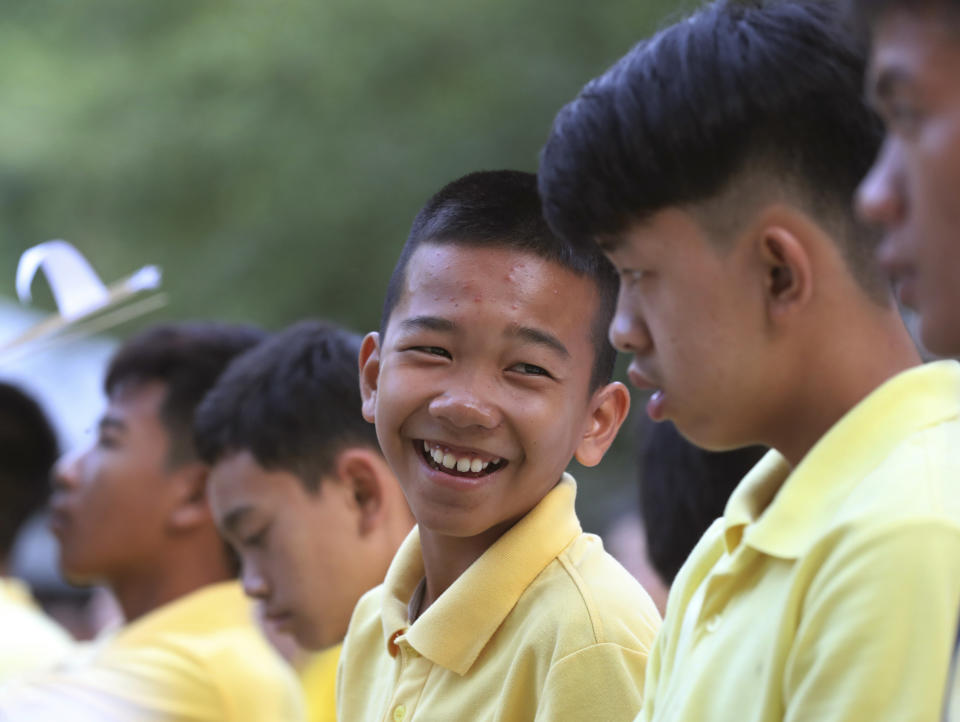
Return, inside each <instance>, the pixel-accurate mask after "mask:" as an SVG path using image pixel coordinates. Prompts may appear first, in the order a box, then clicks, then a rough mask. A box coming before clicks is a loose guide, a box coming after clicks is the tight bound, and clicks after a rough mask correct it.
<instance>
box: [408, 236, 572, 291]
mask: <svg viewBox="0 0 960 722" xmlns="http://www.w3.org/2000/svg"><path fill="white" fill-rule="evenodd" d="M572 276H574V274H573V272H572V271H569V270H567V269H566V268H564V267H563V266H561V265H560V264H558V263H555V262H553V261H549V260H547V259H545V258H541V257H539V256H537V255H534V254H532V253H527V252H524V251H518V250H515V249H512V248H505V247H499V246H481V247H476V246H469V245H461V244H452V243H451V244H442V245H441V244H424V245H422V246H420V248H418V249H417V251H416V252H415V253H414V254H413V256H412V257H411V259H410V263H409V265H408V266H407V273H406V279H405V281H406V282H405V284H404V286H405V288H404V296H405V297H406V298H407V299H410V297H414V296H417V295H420V294H427V295H428V296H430V300H434V301H442V300H443V296H442V293H443V292H444V291H449V292H451V293H450V295H449V296H448V298H451V299H452V298H453V293H452V292H455V291H456V292H458V293H457V294H456V295H459V292H463V291H472V292H475V293H476V294H477V295H476V296H475V299H476V300H477V301H478V302H479V301H483V300H485V299H486V298H487V296H486V294H498V295H499V294H504V293H506V294H508V295H510V294H516V295H521V296H522V295H531V294H535V293H537V292H539V291H542V290H543V289H544V287H547V286H549V287H551V290H555V291H556V295H560V294H561V292H563V291H564V290H565V289H566V288H567V287H568V286H569V284H568V283H567V281H568V279H569V277H572ZM438 292H440V293H441V296H440V297H435V296H436V294H437V293H438ZM431 294H432V295H431Z"/></svg>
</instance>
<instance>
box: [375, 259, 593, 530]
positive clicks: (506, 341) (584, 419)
mask: <svg viewBox="0 0 960 722" xmlns="http://www.w3.org/2000/svg"><path fill="white" fill-rule="evenodd" d="M596 307H597V293H596V291H595V287H594V285H593V283H592V282H591V281H590V280H589V279H587V278H583V277H580V276H577V275H576V274H574V273H572V272H570V271H567V270H566V269H564V268H563V267H561V266H559V265H557V264H554V263H551V262H549V261H546V260H544V259H541V258H538V257H536V256H533V255H525V254H518V253H517V251H515V250H508V249H502V248H475V247H467V246H460V245H453V244H446V245H435V244H424V245H422V246H421V247H420V248H419V249H418V250H417V251H416V252H415V253H414V255H413V257H412V258H411V260H410V262H409V265H408V267H407V269H406V278H405V285H404V290H403V294H402V296H401V298H400V300H399V302H398V303H397V305H396V307H395V308H394V310H393V312H392V314H391V318H390V322H389V325H388V328H387V331H386V336H385V338H384V339H376V338H375V337H373V336H371V337H368V338H367V340H366V341H365V343H364V350H363V351H362V352H361V365H362V367H363V369H362V374H363V376H364V378H363V384H364V385H366V384H370V386H371V388H370V389H367V390H365V398H364V415H365V416H366V417H367V419H368V420H370V421H373V420H375V421H376V425H377V436H378V438H379V440H380V445H381V447H382V449H383V452H384V455H385V456H386V458H387V460H388V461H389V462H390V465H391V466H392V467H393V469H394V471H395V473H396V474H397V477H398V478H399V481H400V484H401V486H402V487H403V490H404V493H405V494H406V497H407V500H408V502H409V504H410V507H411V509H412V510H413V513H414V516H415V517H416V518H417V521H418V522H419V524H420V527H421V532H422V533H423V532H424V531H425V530H426V532H427V533H429V532H434V533H437V534H440V535H445V536H454V537H475V536H478V535H481V534H484V533H485V532H488V531H490V532H491V533H492V534H494V535H499V534H500V533H502V532H503V531H504V530H505V529H506V528H509V526H511V525H512V524H513V523H514V522H515V521H516V520H517V519H519V518H520V517H522V516H523V515H524V514H526V513H527V512H528V511H529V510H530V509H532V508H533V507H534V506H535V505H536V504H537V503H538V502H539V501H540V499H542V498H543V496H544V495H545V494H546V493H547V492H548V491H549V490H550V489H551V488H552V487H553V486H554V485H555V484H556V483H557V481H558V480H559V479H560V476H561V475H562V473H563V471H564V469H565V468H566V466H567V463H568V462H569V460H570V458H571V457H572V456H573V455H574V453H575V452H576V451H577V449H578V447H579V445H580V444H581V441H582V440H583V437H584V434H585V433H586V432H587V431H588V428H589V427H590V424H591V423H592V422H593V420H592V418H591V408H592V407H593V405H594V397H595V396H596V394H591V393H590V389H589V383H590V377H591V372H592V369H593V363H594V346H593V343H592V342H591V332H592V329H593V323H594V316H595V314H596Z"/></svg>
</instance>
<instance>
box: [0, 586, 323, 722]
mask: <svg viewBox="0 0 960 722" xmlns="http://www.w3.org/2000/svg"><path fill="white" fill-rule="evenodd" d="M0 718H3V719H4V720H9V721H10V722H20V721H21V720H23V721H26V720H30V722H54V721H56V722H61V721H62V720H65V719H70V720H76V721H78V722H79V721H81V720H82V721H83V722H86V721H87V720H91V721H92V720H101V721H102V720H114V719H116V720H123V721H124V722H173V721H174V720H176V721H177V722H215V721H216V722H264V720H276V721H277V722H302V720H304V719H305V713H304V709H303V699H302V693H301V691H300V687H299V685H298V683H297V679H296V676H295V674H294V673H293V670H292V669H291V668H290V667H289V666H288V665H287V664H286V663H285V662H284V661H283V660H282V659H281V658H280V657H279V656H278V655H277V654H276V652H274V651H273V649H272V648H270V647H269V645H268V643H267V642H266V640H265V639H264V638H263V636H262V634H261V633H260V630H259V628H258V627H257V625H256V623H255V621H254V618H253V614H252V606H251V604H250V602H249V600H247V599H246V598H245V597H244V596H243V592H242V590H241V589H240V585H239V584H238V583H236V582H227V583H223V584H217V585H212V586H210V587H205V588H203V589H201V590H199V591H196V592H193V593H192V594H189V595H187V596H185V597H182V598H181V599H178V600H176V601H175V602H172V603H170V604H167V605H165V606H163V607H161V608H159V609H156V610H154V611H153V612H151V613H150V614H147V615H146V616H144V617H143V618H141V619H138V620H137V621H135V622H134V623H132V624H130V625H129V626H127V627H124V628H122V629H120V630H119V631H117V632H116V633H113V634H111V635H109V636H108V637H107V638H105V639H103V640H101V641H100V642H99V643H97V644H96V645H94V646H93V647H92V648H91V649H90V650H89V651H88V652H87V653H86V654H83V655H78V656H77V657H75V658H74V659H72V660H71V661H70V662H69V663H67V664H63V665H61V666H60V667H58V668H57V669H56V670H55V671H53V672H51V673H49V674H45V675H37V676H34V677H31V678H30V679H28V680H26V679H25V680H24V681H23V682H22V683H20V684H17V685H13V686H11V687H10V688H7V689H4V690H3V692H2V693H0Z"/></svg>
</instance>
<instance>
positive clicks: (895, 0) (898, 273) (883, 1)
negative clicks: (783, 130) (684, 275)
mask: <svg viewBox="0 0 960 722" xmlns="http://www.w3.org/2000/svg"><path fill="white" fill-rule="evenodd" d="M852 5H853V6H854V8H855V11H856V14H857V15H858V17H859V19H860V21H861V22H862V23H863V24H864V25H865V26H866V27H867V28H868V29H869V30H870V36H871V39H872V49H871V62H870V67H869V73H868V75H867V81H866V89H867V97H868V98H869V99H870V101H871V102H872V104H873V106H874V108H876V110H877V111H878V112H879V114H880V117H881V118H882V119H883V121H884V123H885V125H886V131H887V133H886V139H885V141H884V144H883V149H882V151H881V152H880V155H879V157H878V158H877V161H876V163H874V165H873V168H872V169H871V171H870V173H869V174H868V175H867V177H866V178H865V179H864V181H863V183H861V185H860V188H859V191H858V194H857V208H858V210H859V212H860V215H861V217H863V218H864V219H865V220H866V221H868V222H870V223H875V224H877V225H880V226H882V227H883V228H884V231H885V238H884V241H883V243H882V244H881V245H880V248H879V254H878V257H879V260H880V263H881V265H883V267H884V269H885V270H886V271H887V272H888V273H889V274H890V275H891V276H892V277H893V279H894V281H895V283H896V288H897V292H898V293H899V295H900V300H901V301H902V302H903V303H904V304H905V305H907V306H911V307H912V308H914V309H915V310H916V311H917V313H918V314H919V318H920V336H921V338H922V340H923V343H924V345H925V346H926V347H927V348H928V349H930V350H931V351H933V352H934V353H937V354H940V355H942V356H951V357H954V358H956V357H960V230H958V229H960V83H957V77H958V74H960V3H958V2H955V1H954V0H927V1H926V2H914V1H911V2H904V1H903V0H853V2H852ZM953 667H954V678H953V682H952V685H951V695H950V697H951V700H950V714H951V715H952V716H951V717H950V719H957V720H960V631H958V642H957V649H955V651H954V661H953Z"/></svg>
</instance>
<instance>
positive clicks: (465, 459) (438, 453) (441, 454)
mask: <svg viewBox="0 0 960 722" xmlns="http://www.w3.org/2000/svg"><path fill="white" fill-rule="evenodd" d="M423 450H424V451H426V452H427V454H428V455H429V456H430V458H431V459H433V462H434V463H435V464H437V465H438V466H443V467H445V468H447V469H456V470H457V471H459V472H461V473H466V472H468V471H469V472H473V473H474V474H479V473H480V472H481V471H485V470H486V469H487V467H488V466H490V464H499V463H500V461H501V459H499V458H498V459H493V460H492V461H482V460H481V459H476V458H473V457H470V456H462V457H458V456H456V455H455V454H453V453H451V452H449V451H443V450H442V449H440V448H439V447H437V446H433V445H431V444H430V443H429V442H427V441H424V442H423Z"/></svg>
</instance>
